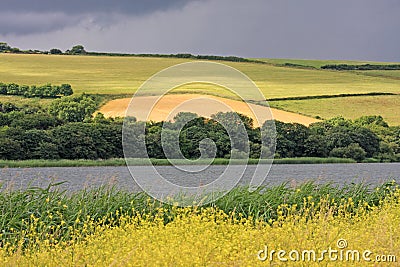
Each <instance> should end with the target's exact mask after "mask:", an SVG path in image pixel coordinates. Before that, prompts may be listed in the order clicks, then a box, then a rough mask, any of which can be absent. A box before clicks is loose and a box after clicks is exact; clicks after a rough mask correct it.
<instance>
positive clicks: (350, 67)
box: [321, 64, 400, 70]
mask: <svg viewBox="0 0 400 267" xmlns="http://www.w3.org/2000/svg"><path fill="white" fill-rule="evenodd" d="M321 69H331V70H400V64H392V65H373V64H362V65H347V64H332V65H324V66H321Z"/></svg>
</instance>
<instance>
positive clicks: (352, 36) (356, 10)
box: [0, 0, 400, 61]
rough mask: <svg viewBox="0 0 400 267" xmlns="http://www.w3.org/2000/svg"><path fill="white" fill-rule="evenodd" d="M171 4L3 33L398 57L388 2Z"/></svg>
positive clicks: (253, 52)
mask: <svg viewBox="0 0 400 267" xmlns="http://www.w3.org/2000/svg"><path fill="white" fill-rule="evenodd" d="M110 2H111V1H110ZM174 3H177V2H174ZM105 6H107V5H105ZM105 6H104V7H103V10H104V8H105ZM172 6H173V5H171V6H170V8H166V9H157V10H155V9H152V10H153V11H152V12H147V13H146V12H144V13H140V14H139V13H138V14H137V15H132V14H129V13H128V12H125V13H122V12H114V13H113V12H111V13H107V12H103V11H101V8H100V7H98V8H97V10H96V11H93V12H89V13H79V14H76V15H71V17H73V18H76V20H75V21H73V22H72V23H70V22H68V21H67V22H63V20H62V19H60V21H59V22H58V21H57V20H55V22H54V23H53V24H55V25H58V24H59V25H61V24H63V23H65V24H64V25H68V26H64V27H63V28H60V30H59V31H54V30H53V31H52V32H45V31H42V32H41V33H38V34H32V33H31V34H29V35H21V34H20V35H16V34H14V35H8V36H6V37H7V40H6V41H8V42H9V43H10V44H12V45H14V46H19V47H25V48H32V47H34V48H38V49H49V48H51V47H60V48H63V49H66V48H69V47H70V46H71V45H73V44H76V43H82V44H84V45H85V47H86V48H87V49H88V50H92V51H113V52H129V53H179V52H189V53H193V54H219V55H237V56H243V57H275V58H277V57H281V58H310V59H312V58H315V59H317V58H320V59H329V58H332V59H362V60H385V61H400V52H399V50H398V45H397V44H398V43H399V41H400V36H399V34H398V29H399V28H400V19H399V16H398V14H400V2H398V1H395V0H381V1H375V0H352V1H347V0H336V1H322V0H303V1H294V0H269V1H264V0H252V1H240V0H209V1H189V2H186V4H185V5H183V6H179V8H178V6H177V5H175V8H171V7H172ZM57 23H58V24H57ZM32 24H33V25H34V23H32ZM38 25H39V26H37V27H36V28H40V27H41V26H40V25H42V24H38ZM59 27H61V26H59ZM43 28H45V26H43ZM32 31H33V30H32ZM3 35H4V34H3ZM0 39H4V38H1V32H0ZM49 40H51V41H49Z"/></svg>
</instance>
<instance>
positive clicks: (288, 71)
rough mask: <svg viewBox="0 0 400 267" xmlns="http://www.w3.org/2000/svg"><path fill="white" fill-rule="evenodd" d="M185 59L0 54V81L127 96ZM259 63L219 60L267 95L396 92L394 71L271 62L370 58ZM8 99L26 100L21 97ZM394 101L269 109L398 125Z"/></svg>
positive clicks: (188, 89)
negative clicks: (364, 117)
mask: <svg viewBox="0 0 400 267" xmlns="http://www.w3.org/2000/svg"><path fill="white" fill-rule="evenodd" d="M188 61H190V60H187V59H178V58H155V57H110V56H71V55H68V56H67V55H19V54H0V65H1V69H0V82H6V83H11V82H15V83H18V84H27V85H33V84H37V85H39V84H45V83H52V84H61V83H69V84H71V85H72V87H73V88H74V92H75V93H82V92H85V93H90V94H103V95H111V96H110V97H109V98H112V97H113V95H114V98H115V97H117V95H125V96H126V95H130V94H133V93H134V92H135V91H136V90H137V88H138V87H139V86H140V85H141V84H142V83H143V82H144V81H145V80H147V79H148V78H149V77H151V76H152V75H153V74H155V73H157V72H158V71H160V70H162V69H164V68H166V67H169V66H172V65H175V64H178V63H183V62H188ZM264 61H266V62H269V63H271V64H259V63H237V62H221V61H220V62H221V63H224V64H227V65H229V66H232V67H234V68H237V69H238V70H240V71H242V72H244V73H245V74H247V75H248V76H249V77H250V78H251V79H252V80H253V81H254V82H255V83H256V84H257V85H258V87H259V88H260V89H261V91H262V93H263V94H264V96H265V97H266V98H267V99H271V98H282V97H294V96H317V95H337V94H355V93H370V92H386V93H395V94H399V93H400V83H399V80H398V79H399V78H400V71H366V72H360V71H358V72H355V71H331V70H320V69H312V68H308V69H307V68H304V69H302V68H293V67H282V66H276V65H274V64H283V63H285V62H290V63H294V64H301V65H307V66H314V67H319V66H321V65H325V64H337V63H346V64H358V63H359V64H363V63H376V62H361V61H332V60H326V61H320V60H286V59H264ZM380 64H385V63H380ZM177 92H180V93H209V94H214V95H220V96H227V92H226V90H225V89H223V88H221V87H210V86H204V85H196V84H195V85H188V86H185V87H183V88H180V89H178V90H177ZM148 94H152V92H148ZM3 99H5V98H4V97H1V98H0V101H5V100H3ZM6 99H7V98H6ZM8 99H15V100H16V101H22V102H23V101H28V100H23V99H21V98H8ZM371 99H372V100H371ZM364 100H365V103H364ZM13 101H14V100H13ZM29 101H30V100H29ZM36 101H38V100H36ZM47 101H48V100H47ZM398 104H399V100H398V97H397V96H392V97H375V98H371V97H367V96H366V97H358V98H355V97H353V98H338V99H317V100H316V99H314V100H302V101H292V100H291V101H279V102H274V103H273V105H274V106H275V107H278V108H282V109H285V110H288V111H293V112H298V113H303V114H307V115H309V116H313V117H315V116H320V117H322V118H327V117H332V116H336V115H343V116H345V117H349V118H353V117H357V116H360V115H367V114H374V115H378V114H380V115H382V116H383V117H384V118H385V119H387V120H388V122H389V123H391V124H400V119H399V118H398V117H400V116H399V112H398Z"/></svg>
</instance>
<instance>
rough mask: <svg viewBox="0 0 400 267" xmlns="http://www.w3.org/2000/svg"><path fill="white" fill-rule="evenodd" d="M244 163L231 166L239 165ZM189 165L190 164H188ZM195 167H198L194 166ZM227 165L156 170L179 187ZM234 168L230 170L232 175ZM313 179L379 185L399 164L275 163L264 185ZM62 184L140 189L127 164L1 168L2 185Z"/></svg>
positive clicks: (144, 170) (398, 175) (395, 175)
mask: <svg viewBox="0 0 400 267" xmlns="http://www.w3.org/2000/svg"><path fill="white" fill-rule="evenodd" d="M240 167H243V166H234V168H239V169H240ZM151 168H152V167H151V166H141V167H140V168H136V171H137V172H138V174H139V173H140V175H142V176H143V175H146V174H149V177H150V173H151ZM189 168H190V167H189ZM197 168H198V166H197ZM225 168H226V166H224V165H211V166H209V167H208V168H206V169H205V170H204V171H202V172H200V173H196V172H183V171H181V170H179V169H176V168H175V167H173V166H157V167H156V170H157V171H158V172H159V173H160V174H161V175H162V176H163V177H164V178H165V179H167V180H168V181H170V182H172V183H174V184H177V185H180V186H196V185H200V184H201V185H204V184H207V183H209V182H211V181H213V180H215V179H216V178H217V177H218V176H219V175H221V173H223V172H224V170H225ZM255 168H256V165H249V166H247V168H246V170H245V172H244V175H243V176H242V177H243V178H242V179H241V180H240V182H239V184H241V185H245V184H248V183H249V181H250V179H251V177H252V175H253V172H254V170H255ZM234 172H235V169H233V174H234ZM310 180H314V181H315V182H317V183H327V182H329V183H333V184H337V185H343V184H348V183H352V182H355V183H359V182H364V183H366V184H370V185H372V186H373V185H378V184H381V183H382V182H385V181H391V180H396V181H398V182H399V181H400V163H356V164H353V163H350V164H349V163H346V164H277V165H272V168H271V171H270V172H269V174H268V176H267V178H266V179H265V181H264V183H263V184H264V185H277V184H281V183H283V182H288V183H289V184H290V185H293V186H294V185H296V184H299V183H303V182H305V181H310ZM61 181H65V183H64V184H63V185H62V186H61V187H62V188H63V189H66V190H69V191H76V190H79V189H82V188H84V187H92V186H93V187H98V186H100V185H109V184H112V185H115V186H116V187H118V188H122V189H125V190H129V191H139V190H140V187H139V186H138V185H137V184H136V183H135V181H134V179H133V178H132V176H131V175H130V173H129V170H128V168H127V167H51V168H4V169H0V182H1V183H2V184H3V189H4V188H9V187H11V188H13V189H17V188H26V187H28V186H39V187H45V186H47V185H48V184H49V183H50V182H61Z"/></svg>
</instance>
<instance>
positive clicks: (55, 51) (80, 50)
mask: <svg viewBox="0 0 400 267" xmlns="http://www.w3.org/2000/svg"><path fill="white" fill-rule="evenodd" d="M0 53H18V54H52V55H89V56H119V57H126V56H128V57H163V58H186V59H200V60H219V61H231V62H250V63H259V64H266V63H265V62H263V61H260V60H255V59H248V58H243V57H236V56H214V55H193V54H189V53H178V54H132V53H111V52H90V51H86V50H85V47H84V46H83V45H75V46H73V47H72V48H71V49H67V50H66V51H65V52H63V51H62V50H61V49H59V48H52V49H50V50H49V51H40V50H31V49H30V50H20V49H19V48H16V47H10V46H9V45H8V44H7V43H4V42H0Z"/></svg>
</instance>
